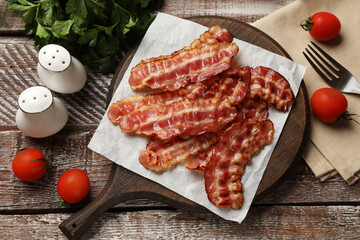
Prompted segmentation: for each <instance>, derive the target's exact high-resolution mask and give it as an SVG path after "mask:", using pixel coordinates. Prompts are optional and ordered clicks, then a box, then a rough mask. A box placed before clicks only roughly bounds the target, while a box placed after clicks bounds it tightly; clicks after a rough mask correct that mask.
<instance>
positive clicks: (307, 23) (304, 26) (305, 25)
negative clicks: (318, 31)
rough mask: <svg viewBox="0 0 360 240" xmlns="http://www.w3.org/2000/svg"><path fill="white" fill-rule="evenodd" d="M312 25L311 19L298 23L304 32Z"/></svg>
mask: <svg viewBox="0 0 360 240" xmlns="http://www.w3.org/2000/svg"><path fill="white" fill-rule="evenodd" d="M313 23H314V22H313V21H312V20H311V17H308V18H307V19H305V20H302V21H301V22H300V26H301V27H302V28H303V29H304V30H305V31H310V30H311V27H312V25H313Z"/></svg>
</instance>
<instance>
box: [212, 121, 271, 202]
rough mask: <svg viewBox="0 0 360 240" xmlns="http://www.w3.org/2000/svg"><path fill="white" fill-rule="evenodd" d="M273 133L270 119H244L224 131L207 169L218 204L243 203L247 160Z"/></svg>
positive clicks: (213, 198) (267, 142) (214, 200)
mask: <svg viewBox="0 0 360 240" xmlns="http://www.w3.org/2000/svg"><path fill="white" fill-rule="evenodd" d="M273 134H274V126H273V123H272V122H271V121H270V120H265V121H256V122H254V121H250V120H244V121H242V122H240V123H235V124H233V125H232V126H231V127H230V128H228V129H227V130H226V131H225V132H224V134H223V135H222V136H221V139H220V141H219V143H218V144H217V145H216V146H215V148H214V150H213V153H212V154H211V157H210V161H209V163H208V164H207V165H206V169H205V189H206V192H207V195H208V198H209V200H210V202H212V203H213V204H214V205H215V206H217V207H231V208H233V209H239V208H241V207H242V204H243V200H244V195H243V193H242V183H241V176H242V175H243V173H244V171H245V167H246V164H247V163H248V162H249V161H250V159H251V157H252V156H253V155H255V154H256V153H257V152H258V151H259V150H260V149H261V148H262V147H264V146H265V145H267V144H269V143H270V142H271V141H272V139H273Z"/></svg>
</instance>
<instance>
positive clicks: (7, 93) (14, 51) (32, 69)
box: [0, 37, 112, 130]
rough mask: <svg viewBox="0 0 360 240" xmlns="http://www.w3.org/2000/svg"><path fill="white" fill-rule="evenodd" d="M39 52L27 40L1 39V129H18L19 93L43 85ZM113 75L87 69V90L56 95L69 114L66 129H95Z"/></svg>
mask: <svg viewBox="0 0 360 240" xmlns="http://www.w3.org/2000/svg"><path fill="white" fill-rule="evenodd" d="M37 56H38V50H37V48H36V47H35V46H34V44H33V42H32V41H31V40H29V39H28V38H19V39H17V40H10V39H9V38H8V37H1V38H0V111H1V112H2V114H1V115H0V130H10V129H16V125H15V114H16V111H17V109H18V104H17V99H18V96H19V94H20V93H21V92H22V91H23V90H25V89H26V88H28V87H32V86H38V85H43V83H42V82H41V81H40V79H39V77H38V74H37V70H36V69H37V62H38V60H37ZM111 79H112V74H109V75H103V74H100V73H98V72H96V71H91V70H89V69H87V83H86V84H85V87H84V88H83V89H82V90H81V91H80V92H77V93H74V94H57V93H55V94H54V95H55V96H56V97H58V98H60V99H61V100H62V101H63V102H64V103H65V105H66V107H67V108H68V111H69V121H68V124H67V126H66V128H67V129H77V128H78V127H79V126H81V127H82V128H85V129H87V128H95V127H96V126H97V124H98V123H99V122H100V120H101V118H102V117H103V115H104V112H105V107H106V99H107V93H108V88H109V85H110V82H111Z"/></svg>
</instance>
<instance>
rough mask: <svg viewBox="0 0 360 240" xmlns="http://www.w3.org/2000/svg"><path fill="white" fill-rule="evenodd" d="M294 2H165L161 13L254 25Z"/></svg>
mask: <svg viewBox="0 0 360 240" xmlns="http://www.w3.org/2000/svg"><path fill="white" fill-rule="evenodd" d="M293 1H294V0H278V1H267V0H260V1H252V0H242V1H234V0H233V1H221V0H209V1H191V0H186V1H179V0H177V1H163V4H162V6H161V9H160V11H162V12H166V13H168V14H172V15H175V16H178V17H183V18H186V17H191V16H198V15H200V16H209V15H215V16H223V17H230V18H234V19H237V20H240V21H243V22H247V23H253V22H255V21H256V20H258V19H260V18H262V17H264V16H266V15H268V14H270V13H272V12H274V11H276V10H277V9H279V8H281V7H283V6H285V5H287V4H289V3H291V2H293Z"/></svg>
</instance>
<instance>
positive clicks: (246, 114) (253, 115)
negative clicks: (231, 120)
mask: <svg viewBox="0 0 360 240" xmlns="http://www.w3.org/2000/svg"><path fill="white" fill-rule="evenodd" d="M237 108H238V110H239V113H238V115H237V117H236V118H237V122H240V121H239V119H241V120H242V119H250V120H252V121H263V120H266V119H267V118H268V116H269V111H268V108H267V104H266V103H265V102H263V101H259V100H254V99H251V98H249V97H245V99H244V100H243V101H242V102H241V103H240V104H238V105H237Z"/></svg>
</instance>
